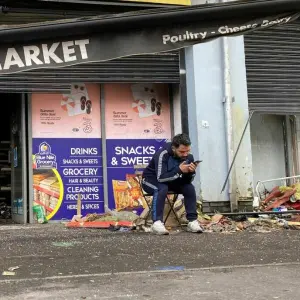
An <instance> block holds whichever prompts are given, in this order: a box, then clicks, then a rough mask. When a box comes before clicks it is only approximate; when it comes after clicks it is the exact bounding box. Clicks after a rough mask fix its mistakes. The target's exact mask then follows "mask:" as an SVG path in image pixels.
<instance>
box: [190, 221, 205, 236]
mask: <svg viewBox="0 0 300 300" xmlns="http://www.w3.org/2000/svg"><path fill="white" fill-rule="evenodd" d="M187 231H189V232H193V233H202V232H203V228H202V227H201V226H200V224H199V222H198V221H197V220H195V221H193V222H189V223H188V226H187Z"/></svg>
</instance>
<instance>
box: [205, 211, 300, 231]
mask: <svg viewBox="0 0 300 300" xmlns="http://www.w3.org/2000/svg"><path fill="white" fill-rule="evenodd" d="M199 222H200V223H201V225H202V226H203V228H204V229H205V232H218V233H233V232H238V231H248V232H260V233H265V232H271V231H278V230H283V229H300V222H294V221H287V220H285V219H279V218H276V217H268V216H260V217H259V218H246V216H238V218H236V217H233V218H228V217H225V216H223V215H221V214H216V215H214V216H213V217H212V218H211V219H210V220H207V219H205V220H203V219H200V220H199Z"/></svg>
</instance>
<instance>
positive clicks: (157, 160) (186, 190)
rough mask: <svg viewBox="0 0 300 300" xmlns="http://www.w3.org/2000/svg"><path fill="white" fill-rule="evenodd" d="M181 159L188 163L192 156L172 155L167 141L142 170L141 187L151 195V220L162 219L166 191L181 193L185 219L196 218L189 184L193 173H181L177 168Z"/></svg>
mask: <svg viewBox="0 0 300 300" xmlns="http://www.w3.org/2000/svg"><path fill="white" fill-rule="evenodd" d="M183 161H186V163H187V164H190V163H191V162H193V161H194V157H193V155H192V154H190V155H189V156H188V157H187V158H186V159H184V160H181V159H179V158H176V157H174V154H173V151H172V147H171V143H167V144H165V145H164V146H163V147H162V148H161V149H159V150H158V151H157V152H156V153H155V154H154V156H153V158H152V159H151V161H150V163H149V165H148V166H147V168H146V169H145V170H144V172H143V189H144V190H145V192H147V193H149V194H151V195H153V210H152V218H153V221H158V220H161V221H163V211H164V205H165V199H166V196H167V193H168V191H173V192H175V193H176V194H182V195H183V196H184V204H185V208H186V213H187V219H188V220H189V221H194V220H196V219H197V212H196V193H195V188H194V186H193V185H192V184H191V182H192V181H193V179H194V177H195V173H187V174H183V173H182V172H181V170H180V168H179V165H180V164H181V163H182V162H183Z"/></svg>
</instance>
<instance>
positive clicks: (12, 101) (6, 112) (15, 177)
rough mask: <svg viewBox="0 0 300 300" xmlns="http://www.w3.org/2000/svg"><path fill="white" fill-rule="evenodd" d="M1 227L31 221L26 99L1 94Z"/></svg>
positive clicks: (19, 95)
mask: <svg viewBox="0 0 300 300" xmlns="http://www.w3.org/2000/svg"><path fill="white" fill-rule="evenodd" d="M1 97H2V99H1V100H2V102H3V109H2V110H1V113H0V116H1V119H2V120H1V123H2V124H3V125H2V126H1V130H0V224H1V223H2V224H3V223H9V222H14V223H26V222H27V180H26V178H27V171H26V170H27V169H28V168H27V162H26V126H25V124H26V123H25V96H24V95H23V94H4V93H3V94H1Z"/></svg>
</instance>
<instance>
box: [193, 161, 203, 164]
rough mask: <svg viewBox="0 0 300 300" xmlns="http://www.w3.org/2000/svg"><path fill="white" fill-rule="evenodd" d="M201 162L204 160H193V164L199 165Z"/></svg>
mask: <svg viewBox="0 0 300 300" xmlns="http://www.w3.org/2000/svg"><path fill="white" fill-rule="evenodd" d="M201 162H202V160H195V161H194V162H193V164H195V165H198V164H200V163H201Z"/></svg>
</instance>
